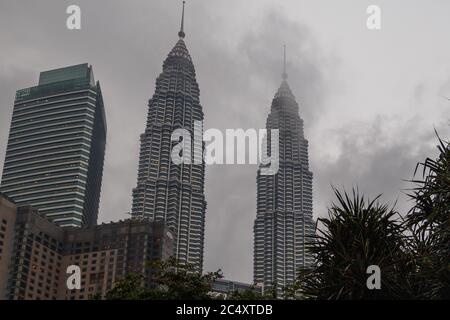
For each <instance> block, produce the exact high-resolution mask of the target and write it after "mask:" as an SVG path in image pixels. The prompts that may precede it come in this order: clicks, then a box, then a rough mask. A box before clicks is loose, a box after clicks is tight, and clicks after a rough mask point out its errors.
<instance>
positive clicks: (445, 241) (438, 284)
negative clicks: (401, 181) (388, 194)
mask: <svg viewBox="0 0 450 320" xmlns="http://www.w3.org/2000/svg"><path fill="white" fill-rule="evenodd" d="M438 139H439V145H438V150H439V156H438V158H437V159H436V160H433V159H430V158H427V159H426V160H425V161H424V162H422V163H419V164H418V165H417V166H416V170H415V172H414V175H416V174H417V171H418V169H419V168H422V177H421V178H420V179H419V180H413V181H412V182H413V183H415V184H416V187H415V188H414V189H413V190H412V193H411V194H410V197H411V198H412V199H413V200H414V201H415V206H414V207H413V208H412V209H411V210H410V211H409V212H408V214H407V217H406V224H407V226H408V228H409V229H410V232H411V240H410V246H411V250H412V252H413V256H414V257H415V261H414V263H415V264H416V266H417V268H416V271H417V272H416V273H415V275H414V284H415V286H416V290H417V292H418V294H419V295H420V296H421V297H423V298H426V299H450V144H449V143H448V142H444V141H443V140H442V139H440V138H439V136H438Z"/></svg>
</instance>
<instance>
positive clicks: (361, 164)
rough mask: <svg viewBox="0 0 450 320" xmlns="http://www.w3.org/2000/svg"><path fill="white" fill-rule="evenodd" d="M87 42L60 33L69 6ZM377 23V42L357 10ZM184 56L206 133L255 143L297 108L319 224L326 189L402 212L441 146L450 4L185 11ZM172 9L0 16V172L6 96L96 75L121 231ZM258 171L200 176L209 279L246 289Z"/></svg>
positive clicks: (36, 7) (353, 2) (7, 11)
mask: <svg viewBox="0 0 450 320" xmlns="http://www.w3.org/2000/svg"><path fill="white" fill-rule="evenodd" d="M71 4H77V5H79V6H80V7H81V13H82V25H81V27H82V29H81V30H67V29H66V26H65V21H66V18H67V14H66V13H65V11H66V8H67V6H68V5H71ZM371 4H376V5H379V6H380V8H381V30H377V31H373V30H372V31H371V30H368V29H367V27H366V19H367V16H368V15H367V14H366V9H367V7H368V6H369V5H371ZM186 5H187V6H186V19H185V31H186V39H185V41H186V44H187V46H188V49H189V51H190V53H191V56H192V58H193V60H194V64H195V67H196V72H197V81H198V83H199V85H200V90H201V96H200V100H201V104H202V106H203V110H204V112H205V127H206V128H219V129H225V128H244V129H247V128H263V127H264V125H265V119H266V117H267V114H268V111H269V109H270V103H271V100H272V98H273V95H274V94H275V92H276V90H277V88H278V86H279V84H280V81H281V66H282V45H283V44H284V43H285V44H286V45H287V48H288V49H287V59H288V64H287V68H288V74H289V79H288V82H289V84H290V86H291V89H292V91H293V93H294V95H295V96H296V98H297V101H298V103H299V104H300V116H301V117H302V118H303V119H304V121H305V135H306V138H307V139H308V140H309V143H310V148H309V154H310V164H311V170H312V171H313V173H314V216H315V217H320V216H324V215H326V214H327V211H326V208H327V206H329V204H330V202H331V201H332V200H333V196H332V191H331V188H330V185H331V184H333V185H335V186H337V187H345V188H347V189H351V188H352V186H358V187H359V189H360V190H361V191H362V192H364V193H365V194H367V195H370V196H375V195H378V194H379V193H383V198H382V199H383V200H384V201H386V202H391V203H393V202H394V201H395V200H396V199H398V208H399V209H400V210H403V211H405V210H407V208H408V207H409V206H410V203H409V202H407V201H406V197H405V196H404V195H402V192H403V191H402V190H404V189H405V188H407V187H408V186H410V185H408V183H406V182H404V180H405V179H410V178H411V177H412V173H413V171H414V167H415V164H416V162H418V161H421V160H423V159H424V158H425V157H427V156H432V157H434V156H436V151H435V146H436V143H437V141H436V138H435V136H434V128H436V129H437V130H438V131H439V133H440V134H441V135H442V136H443V137H449V136H450V132H449V127H448V123H449V122H448V119H450V101H448V100H446V99H444V98H443V97H444V96H449V97H450V41H449V40H448V39H449V33H450V19H449V13H450V2H449V1H448V0H434V1H425V0H420V1H419V0H417V1H413V0H403V1H401V0H397V1H387V0H386V1H380V0H371V1H365V0H341V1H334V0H327V1H325V0H309V1H307V0H304V1H301V0H292V1H288V0H283V1H274V0H270V1H269V0H245V4H244V1H242V0H188V1H187V4H186ZM180 9H181V7H180V1H178V0H151V1H148V0H147V1H138V0H130V1H119V0H114V1H113V0H107V1H106V0H103V1H87V0H83V1H82V0H72V1H65V0H58V1H56V0H55V1H47V0H40V1H25V0H2V1H1V2H0V170H1V168H2V167H3V159H4V153H5V150H6V144H7V138H8V130H9V122H10V118H11V114H12V107H13V101H14V95H15V91H16V90H17V89H19V88H25V87H29V86H33V85H36V84H37V81H38V76H39V72H40V71H44V70H49V69H54V68H58V67H63V66H68V65H73V64H79V63H85V62H88V63H90V64H92V65H93V68H94V74H95V77H96V79H97V80H99V81H100V83H101V86H102V90H103V97H104V101H105V105H106V113H107V122H108V130H109V131H108V138H107V151H106V159H105V171H104V179H103V188H102V196H101V208H100V214H99V220H100V221H105V222H108V221H115V220H118V219H123V218H126V217H127V215H126V214H125V213H126V212H128V211H130V208H131V189H132V188H133V187H134V186H135V184H136V175H137V165H138V150H139V135H140V134H141V133H142V132H143V131H144V128H145V120H146V114H147V101H148V99H149V98H150V97H151V96H152V95H153V92H154V86H155V79H156V77H157V76H158V75H159V73H160V72H161V70H162V62H163V60H164V59H165V57H166V55H167V54H168V52H169V51H170V49H171V48H172V47H173V46H174V45H175V43H176V41H177V32H178V29H179V24H180ZM256 169H257V168H256V166H255V165H234V166H233V165H216V166H208V167H207V171H206V197H207V201H208V208H207V213H206V239H205V244H206V250H205V266H204V269H205V270H211V271H212V270H216V269H217V268H222V269H223V271H224V274H225V277H226V278H228V279H232V280H239V281H245V282H251V281H252V273H253V230H252V228H253V220H254V218H255V215H256Z"/></svg>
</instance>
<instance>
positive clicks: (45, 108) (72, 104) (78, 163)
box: [0, 64, 106, 227]
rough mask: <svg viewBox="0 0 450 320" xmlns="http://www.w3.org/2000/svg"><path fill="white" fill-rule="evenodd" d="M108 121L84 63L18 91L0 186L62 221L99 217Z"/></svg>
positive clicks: (64, 223) (42, 77) (45, 74)
mask: <svg viewBox="0 0 450 320" xmlns="http://www.w3.org/2000/svg"><path fill="white" fill-rule="evenodd" d="M105 145H106V120H105V111H104V106H103V98H102V93H101V90H100V84H99V83H98V82H95V80H94V74H93V70H92V67H91V66H89V65H88V64H80V65H75V66H70V67H65V68H61V69H56V70H50V71H46V72H41V74H40V77H39V84H38V85H37V86H35V87H31V88H26V89H21V90H18V91H17V93H16V99H15V102H14V110H13V115H12V120H11V128H10V133H9V139H8V146H7V150H6V157H5V164H4V168H3V176H2V182H1V185H0V189H1V191H2V192H4V193H5V194H7V195H8V196H9V197H10V198H12V199H13V200H14V202H15V203H16V204H17V205H20V206H23V205H31V206H33V207H34V208H36V209H38V210H39V212H40V214H43V215H45V216H47V218H49V219H50V220H52V221H53V222H54V223H56V224H57V225H60V226H74V227H81V226H86V225H94V224H96V222H97V215H98V207H99V201H100V189H101V183H102V175H103V162H104V155H105Z"/></svg>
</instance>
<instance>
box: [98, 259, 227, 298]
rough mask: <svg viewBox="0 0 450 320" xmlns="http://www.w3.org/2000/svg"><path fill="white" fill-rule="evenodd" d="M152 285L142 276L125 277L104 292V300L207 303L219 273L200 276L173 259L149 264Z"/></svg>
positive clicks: (192, 269) (187, 265)
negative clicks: (202, 301) (149, 286)
mask: <svg viewBox="0 0 450 320" xmlns="http://www.w3.org/2000/svg"><path fill="white" fill-rule="evenodd" d="M149 268H150V269H151V270H152V273H153V274H152V284H153V285H152V286H151V288H146V287H145V286H144V279H143V277H142V276H139V275H135V274H129V275H127V276H126V277H125V278H124V279H122V280H121V281H119V282H118V283H117V284H116V285H115V286H114V288H113V289H112V290H110V291H109V292H107V294H106V295H105V299H107V300H209V299H211V297H210V295H209V292H210V291H211V288H212V283H213V282H214V281H215V280H217V279H219V278H221V277H222V273H221V271H220V270H218V271H216V272H209V273H207V274H204V275H201V274H200V273H198V272H197V271H196V270H195V268H194V266H192V265H190V264H181V263H179V262H178V261H176V259H174V258H171V259H169V260H167V261H156V262H152V263H150V266H149Z"/></svg>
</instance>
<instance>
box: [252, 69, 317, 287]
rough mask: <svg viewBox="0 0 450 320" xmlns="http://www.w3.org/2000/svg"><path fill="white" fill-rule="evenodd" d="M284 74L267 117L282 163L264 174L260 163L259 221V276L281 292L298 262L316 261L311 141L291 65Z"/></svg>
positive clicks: (256, 249) (261, 282)
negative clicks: (294, 90)
mask: <svg viewBox="0 0 450 320" xmlns="http://www.w3.org/2000/svg"><path fill="white" fill-rule="evenodd" d="M285 65H286V63H284V66H285ZM282 77H283V81H282V83H281V86H280V88H279V89H278V91H277V93H276V94H275V97H274V98H273V100H272V106H271V111H270V114H269V116H268V118H267V122H266V127H267V129H268V131H270V129H278V130H279V147H278V149H279V169H278V171H277V173H276V174H273V175H263V174H261V166H263V165H260V168H259V170H258V173H257V215H256V219H255V223H254V282H255V283H257V284H259V285H262V286H263V287H264V289H265V290H266V291H267V290H271V289H274V288H275V287H276V289H277V292H278V293H279V294H280V293H282V290H283V288H284V287H285V286H287V285H289V284H292V282H293V281H294V280H295V277H296V274H297V270H298V269H299V268H303V267H307V266H308V265H310V264H311V263H312V260H311V259H312V257H311V256H310V254H308V252H307V251H306V246H307V242H309V241H310V239H309V236H311V235H312V234H313V233H314V223H313V219H312V202H313V200H312V178H313V175H312V173H311V172H310V171H309V168H308V141H307V140H306V139H305V137H304V135H303V120H302V119H301V118H300V116H299V107H298V104H297V102H296V101H295V97H294V95H293V94H292V92H291V89H290V88H289V85H288V83H287V74H286V67H284V72H283V75H282ZM268 145H269V146H270V143H268ZM269 152H270V149H269Z"/></svg>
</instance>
